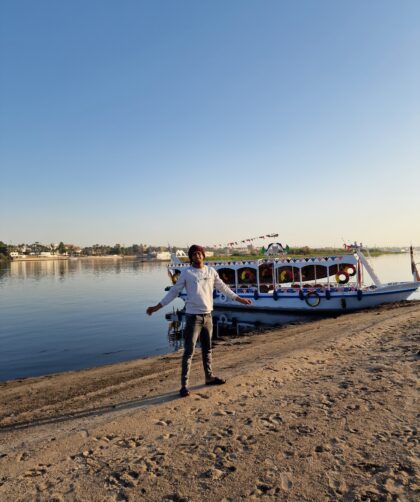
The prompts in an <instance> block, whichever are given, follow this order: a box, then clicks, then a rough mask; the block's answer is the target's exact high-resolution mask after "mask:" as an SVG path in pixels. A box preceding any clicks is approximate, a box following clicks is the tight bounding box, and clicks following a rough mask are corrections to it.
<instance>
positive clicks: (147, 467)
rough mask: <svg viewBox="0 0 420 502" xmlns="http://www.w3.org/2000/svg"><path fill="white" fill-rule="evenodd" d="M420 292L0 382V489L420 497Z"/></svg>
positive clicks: (17, 493)
mask: <svg viewBox="0 0 420 502" xmlns="http://www.w3.org/2000/svg"><path fill="white" fill-rule="evenodd" d="M419 338H420V302H409V303H402V304H398V305H392V306H387V307H382V308H378V309H374V310H369V311H365V312H361V313H354V314H347V315H343V316H340V317H337V318H330V319H323V320H317V321H313V322H310V323H308V324H297V325H291V326H287V327H284V328H281V329H276V330H273V331H268V332H266V333H262V334H258V335H256V336H244V337H240V338H235V339H230V340H226V341H224V342H222V343H218V344H217V345H216V347H215V350H214V366H215V369H216V370H217V374H218V375H221V376H224V377H226V378H227V379H228V382H227V384H226V385H223V386H220V387H206V386H205V385H203V374H202V368H201V355H200V354H199V350H197V352H196V355H195V359H194V365H193V372H192V378H191V390H192V395H191V396H190V397H189V398H185V399H180V398H178V390H179V371H180V358H181V353H177V354H172V355H169V356H159V357H155V358H150V359H145V360H139V361H133V362H128V363H121V364H117V365H112V366H105V367H101V368H94V369H91V370H84V371H78V372H69V373H63V374H59V375H53V376H48V377H41V378H30V379H24V380H19V381H11V382H5V383H2V384H0V390H1V393H0V500H9V501H23V500H27V501H33V500H39V501H44V500H45V501H47V500H48V501H53V500H55V501H61V500H63V501H64V500H65V501H67V500H68V501H84V500H95V501H96V500H100V501H102V500H110V501H111V500H115V501H117V500H120V501H124V500H147V501H155V500H156V501H178V502H180V501H187V500H188V501H202V500H210V501H226V502H227V501H236V500H238V501H239V500H259V499H262V500H290V501H302V500H308V501H314V500H315V501H318V500H348V501H362V500H363V501H368V500H371V501H374V500H378V501H382V500H384V501H388V500H389V501H394V500H395V501H397V500H400V501H407V500H410V501H411V500H419V498H420V461H419V440H418V434H417V431H418V417H419V407H418V403H417V396H418V366H419V361H420V356H419V345H418V342H419Z"/></svg>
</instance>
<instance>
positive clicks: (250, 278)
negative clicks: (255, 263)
mask: <svg viewBox="0 0 420 502" xmlns="http://www.w3.org/2000/svg"><path fill="white" fill-rule="evenodd" d="M238 282H239V285H240V286H239V287H241V286H249V285H251V284H256V282H257V275H256V270H255V269H254V268H251V267H243V268H240V269H239V270H238Z"/></svg>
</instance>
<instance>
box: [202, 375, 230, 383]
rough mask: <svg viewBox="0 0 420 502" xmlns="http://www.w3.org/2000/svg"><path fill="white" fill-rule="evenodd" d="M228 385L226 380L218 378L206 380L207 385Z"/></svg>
mask: <svg viewBox="0 0 420 502" xmlns="http://www.w3.org/2000/svg"><path fill="white" fill-rule="evenodd" d="M225 383H226V380H225V379H224V378H219V377H217V376H215V377H211V378H209V379H208V380H206V385H223V384H225Z"/></svg>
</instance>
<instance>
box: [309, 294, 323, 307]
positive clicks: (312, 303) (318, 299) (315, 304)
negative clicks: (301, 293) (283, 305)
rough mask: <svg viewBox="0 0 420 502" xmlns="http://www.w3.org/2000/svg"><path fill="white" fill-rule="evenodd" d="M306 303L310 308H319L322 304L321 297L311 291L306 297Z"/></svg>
mask: <svg viewBox="0 0 420 502" xmlns="http://www.w3.org/2000/svg"><path fill="white" fill-rule="evenodd" d="M312 298H313V300H312ZM305 302H306V304H307V305H309V307H318V305H319V304H320V303H321V297H320V296H319V294H318V293H317V292H316V291H309V293H308V294H307V295H306V296H305Z"/></svg>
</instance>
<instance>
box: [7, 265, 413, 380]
mask: <svg viewBox="0 0 420 502" xmlns="http://www.w3.org/2000/svg"><path fill="white" fill-rule="evenodd" d="M372 263H373V265H374V267H375V270H376V272H377V273H378V275H379V277H380V278H381V280H383V281H384V282H390V281H399V280H411V274H410V260H409V256H408V255H391V256H382V257H379V258H375V259H373V260H372ZM167 285H168V276H167V273H166V264H164V263H163V264H159V263H153V264H151V263H141V262H138V261H131V260H130V261H128V260H121V259H115V260H114V259H109V260H108V259H107V260H87V259H82V260H68V261H38V262H27V263H24V262H23V263H22V262H18V263H11V264H7V265H4V266H0V380H7V379H13V378H20V377H27V376H36V375H44V374H48V373H55V372H60V371H65V370H73V369H81V368H87V367H93V366H98V365H101V364H109V363H114V362H119V361H126V360H130V359H136V358H139V357H146V356H151V355H156V354H164V353H168V352H171V351H174V350H178V348H179V342H177V341H176V340H174V339H173V337H171V336H168V327H169V324H168V321H167V320H166V319H165V313H167V312H170V311H172V308H173V307H175V308H177V307H179V308H181V307H182V306H183V302H182V301H181V300H176V301H174V302H173V303H172V304H171V305H170V306H168V307H166V308H164V309H162V310H161V311H159V312H157V313H155V314H154V315H153V316H152V317H149V316H147V315H146V313H145V310H146V307H147V306H149V305H154V304H155V303H157V302H158V301H159V300H160V299H161V298H162V297H163V295H164V294H165V292H164V288H165V286H167ZM412 298H416V299H420V293H419V292H417V293H416V294H415V295H413V296H412ZM226 317H228V316H225V319H226ZM251 317H252V316H251ZM295 319H296V318H292V317H289V316H276V315H268V316H267V315H265V316H264V317H261V319H257V318H254V319H253V320H252V319H251V320H250V317H249V316H248V317H247V319H245V320H244V321H245V322H250V323H252V322H258V323H259V324H262V325H264V324H267V325H279V324H282V323H284V322H290V321H293V320H295Z"/></svg>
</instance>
